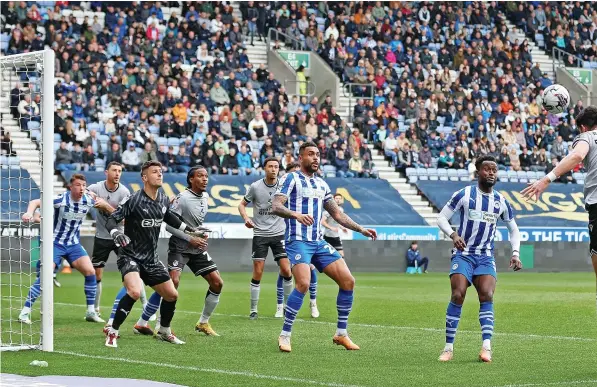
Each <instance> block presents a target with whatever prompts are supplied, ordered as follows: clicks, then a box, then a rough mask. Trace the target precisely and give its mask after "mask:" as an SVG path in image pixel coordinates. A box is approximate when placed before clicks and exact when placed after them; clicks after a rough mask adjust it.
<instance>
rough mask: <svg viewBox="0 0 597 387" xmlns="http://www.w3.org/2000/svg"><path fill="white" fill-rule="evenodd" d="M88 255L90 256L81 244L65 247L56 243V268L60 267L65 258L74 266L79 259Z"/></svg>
mask: <svg viewBox="0 0 597 387" xmlns="http://www.w3.org/2000/svg"><path fill="white" fill-rule="evenodd" d="M87 255H89V254H87V251H86V250H85V248H84V247H83V246H82V245H81V244H80V243H77V244H76V245H70V246H64V245H60V244H58V243H54V264H55V265H56V266H60V263H61V262H62V258H65V259H66V260H67V261H68V263H70V264H72V263H73V262H75V261H76V260H77V259H79V258H81V257H85V256H87Z"/></svg>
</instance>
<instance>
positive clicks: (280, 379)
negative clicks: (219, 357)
mask: <svg viewBox="0 0 597 387" xmlns="http://www.w3.org/2000/svg"><path fill="white" fill-rule="evenodd" d="M54 353H59V354H62V355H70V356H78V357H84V358H87V359H97V360H109V361H117V362H121V363H131V364H141V365H146V366H152V367H163V368H173V369H177V370H185V371H195V372H206V373H212V374H221V375H231V376H242V377H247V378H255V379H267V380H275V381H278V382H293V383H302V384H312V385H317V386H326V387H363V386H358V385H353V384H342V383H326V382H320V381H317V380H310V379H301V378H291V377H287V376H276V375H264V374H256V373H254V372H248V371H230V370H221V369H217V368H200V367H193V366H181V365H177V364H168V363H157V362H152V361H145V360H134V359H125V358H121V357H110V356H97V355H88V354H85V353H78V352H70V351H54Z"/></svg>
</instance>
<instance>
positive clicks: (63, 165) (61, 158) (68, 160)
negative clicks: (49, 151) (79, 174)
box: [56, 141, 77, 172]
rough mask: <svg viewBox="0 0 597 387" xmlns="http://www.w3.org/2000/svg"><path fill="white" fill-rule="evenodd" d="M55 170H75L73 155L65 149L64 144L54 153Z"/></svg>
mask: <svg viewBox="0 0 597 387" xmlns="http://www.w3.org/2000/svg"><path fill="white" fill-rule="evenodd" d="M56 169H57V170H59V171H60V172H66V171H74V170H76V169H77V168H76V167H75V166H74V165H73V155H72V154H71V152H70V151H69V150H68V149H67V148H66V142H64V141H62V142H61V143H60V148H58V150H57V151H56Z"/></svg>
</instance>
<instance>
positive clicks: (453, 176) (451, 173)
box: [448, 169, 458, 181]
mask: <svg viewBox="0 0 597 387" xmlns="http://www.w3.org/2000/svg"><path fill="white" fill-rule="evenodd" d="M448 179H450V181H458V170H456V169H448Z"/></svg>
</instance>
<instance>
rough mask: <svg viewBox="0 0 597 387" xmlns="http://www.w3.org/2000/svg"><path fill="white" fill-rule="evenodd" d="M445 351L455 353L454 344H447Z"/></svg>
mask: <svg viewBox="0 0 597 387" xmlns="http://www.w3.org/2000/svg"><path fill="white" fill-rule="evenodd" d="M444 351H452V352H454V343H446V346H445V347H444Z"/></svg>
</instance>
